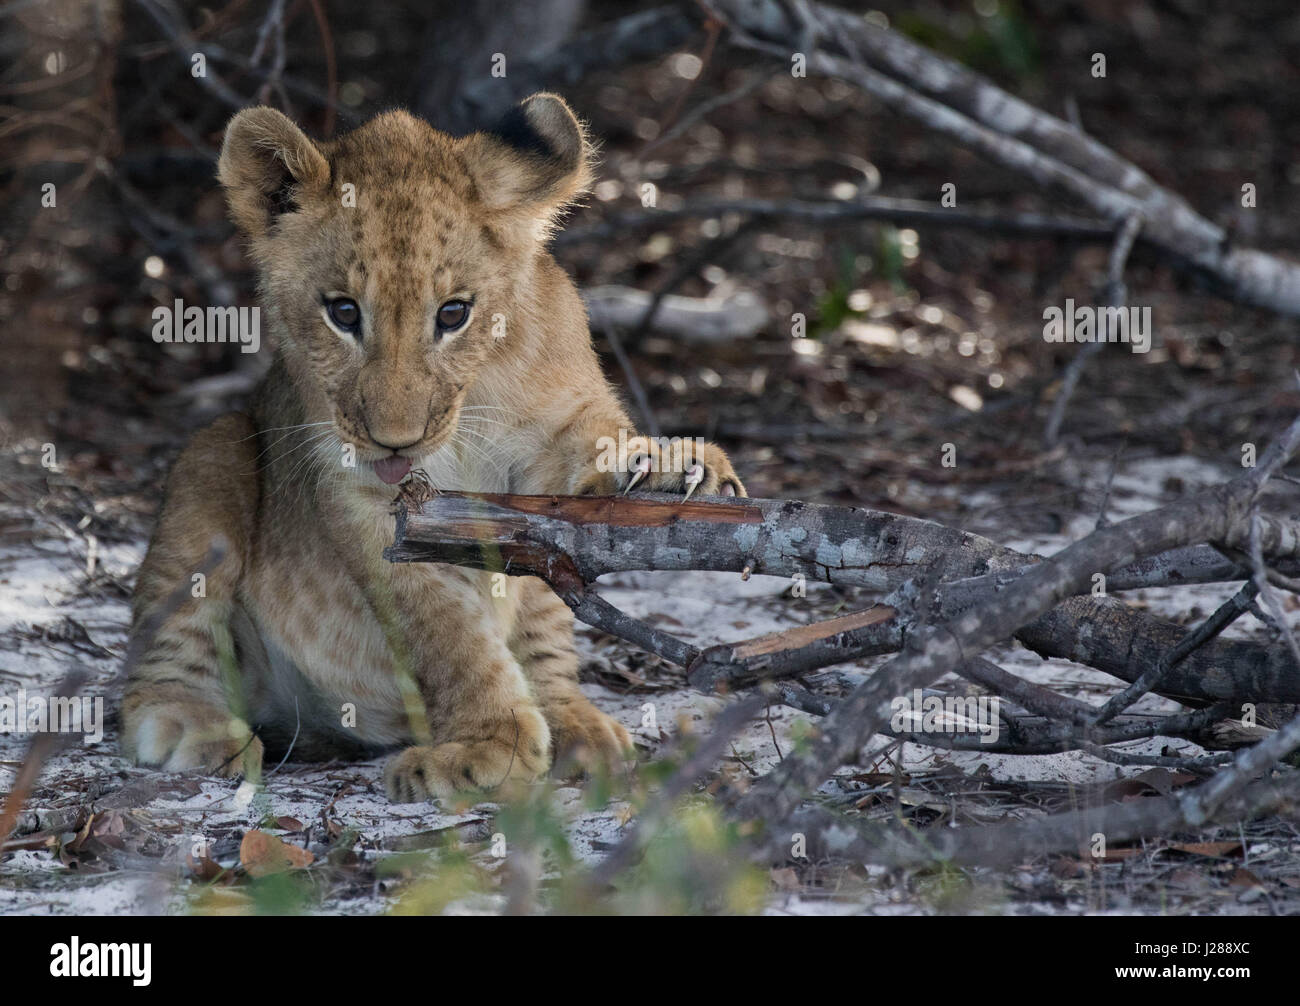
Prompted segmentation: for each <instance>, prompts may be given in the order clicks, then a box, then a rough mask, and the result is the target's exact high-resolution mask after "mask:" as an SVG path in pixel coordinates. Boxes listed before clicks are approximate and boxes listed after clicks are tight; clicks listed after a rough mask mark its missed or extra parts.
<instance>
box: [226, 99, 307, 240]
mask: <svg viewBox="0 0 1300 1006" xmlns="http://www.w3.org/2000/svg"><path fill="white" fill-rule="evenodd" d="M329 176H330V168H329V162H327V161H326V160H325V157H324V155H323V154H322V153H321V152H320V149H319V148H318V147H317V146H316V144H314V143H312V141H311V140H309V139H308V138H307V136H306V135H305V134H304V133H303V131H302V130H301V129H299V128H298V127H297V126H295V125H294V124H293V123H292V122H290V121H289V120H288V119H287V118H286V117H285V116H284V115H283V114H281V113H280V112H277V111H276V110H275V109H274V108H246V109H244V111H242V112H240V113H239V114H238V115H236V116H235V117H234V118H233V119H231V120H230V125H228V126H227V127H226V139H225V142H224V143H222V145H221V159H220V161H219V162H218V164H217V177H218V178H220V179H221V184H222V185H223V186H225V189H226V201H227V203H229V205H230V214H231V216H233V217H234V218H235V223H236V224H238V225H239V227H240V228H241V229H242V230H243V231H244V232H245V233H246V234H248V235H249V237H260V236H261V235H263V234H265V233H266V231H267V228H269V227H270V225H271V223H272V221H273V220H274V219H275V217H276V216H278V215H279V214H281V213H287V212H289V211H291V210H293V209H294V208H295V206H296V203H295V201H296V200H297V199H298V198H300V197H301V196H302V195H303V194H305V193H307V192H320V191H323V190H325V189H326V188H327V187H328V186H329Z"/></svg>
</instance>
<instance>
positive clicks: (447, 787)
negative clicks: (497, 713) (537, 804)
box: [384, 709, 551, 803]
mask: <svg viewBox="0 0 1300 1006" xmlns="http://www.w3.org/2000/svg"><path fill="white" fill-rule="evenodd" d="M484 732H485V733H488V734H490V736H489V737H487V739H484V740H474V741H466V742H462V741H448V742H447V743H445V744H436V745H433V746H421V745H417V746H415V747H409V748H407V749H406V750H405V751H403V752H401V753H400V754H398V755H396V756H395V757H394V758H393V759H392V760H391V761H389V763H388V764H387V765H386V766H384V789H385V790H386V791H387V793H388V798H389V799H390V800H392V801H393V802H394V803H417V802H419V801H422V800H433V799H436V798H438V797H445V796H451V795H452V794H453V793H459V792H463V791H465V790H492V789H498V788H499V787H501V786H503V785H505V784H506V783H528V782H532V781H533V780H535V779H537V778H538V777H540V776H541V775H543V774H544V773H545V772H546V770H547V769H548V768H550V764H551V761H550V757H549V751H550V745H551V732H550V728H549V727H547V725H546V720H545V719H543V717H542V714H541V713H540V712H538V711H537V710H536V709H516V710H514V715H513V716H512V717H511V719H510V720H508V721H506V722H504V723H502V724H500V725H498V726H497V727H495V728H494V729H489V730H487V731H484ZM479 736H481V734H480V735H479Z"/></svg>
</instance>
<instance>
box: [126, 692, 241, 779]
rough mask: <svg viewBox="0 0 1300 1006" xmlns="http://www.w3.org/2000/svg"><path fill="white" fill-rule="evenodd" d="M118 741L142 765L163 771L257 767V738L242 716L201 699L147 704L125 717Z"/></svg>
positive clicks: (231, 773)
mask: <svg viewBox="0 0 1300 1006" xmlns="http://www.w3.org/2000/svg"><path fill="white" fill-rule="evenodd" d="M123 746H124V748H125V749H126V754H127V755H128V757H130V758H132V759H133V760H134V761H135V762H137V763H138V764H141V765H156V766H159V767H161V768H162V769H163V770H165V771H168V772H189V771H194V770H198V771H200V772H205V773H207V774H208V775H215V776H225V777H231V778H233V777H235V776H240V775H244V776H252V775H256V774H258V773H259V772H260V771H261V767H262V742H261V740H259V739H258V738H257V737H256V736H255V735H254V734H253V732H252V731H251V730H250V729H249V726H248V724H247V723H245V722H244V721H243V720H241V719H239V718H237V717H233V716H231V715H230V713H229V712H227V711H226V710H224V709H220V708H218V707H216V706H211V705H207V704H206V703H193V704H188V705H166V706H162V705H159V706H146V707H144V708H142V709H138V710H135V711H133V712H132V713H130V714H129V715H127V716H126V717H125V725H124V729H123Z"/></svg>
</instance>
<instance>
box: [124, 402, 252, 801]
mask: <svg viewBox="0 0 1300 1006" xmlns="http://www.w3.org/2000/svg"><path fill="white" fill-rule="evenodd" d="M255 444H256V439H255V436H254V430H253V424H252V422H251V421H250V420H249V419H248V417H247V416H245V415H243V414H242V413H231V414H230V415H227V416H223V417H221V418H220V419H218V420H217V421H216V422H214V423H213V424H212V425H211V426H209V427H208V428H207V429H205V430H203V431H201V432H200V433H198V434H197V435H196V436H195V437H194V439H193V440H192V441H191V442H190V443H189V445H188V446H187V447H186V448H185V450H184V451H183V452H182V453H181V456H180V458H179V459H178V460H177V462H176V465H175V467H174V468H173V469H172V472H171V475H170V476H169V477H168V479H167V487H166V492H165V494H164V501H163V506H162V511H161V513H160V514H159V518H158V527H157V529H156V530H155V531H154V536H153V540H152V541H151V542H150V543H149V552H148V554H147V555H146V556H145V559H144V562H143V564H142V565H141V567H140V572H139V575H138V577H137V581H136V591H135V603H134V611H133V618H132V624H131V644H132V648H133V649H136V650H138V651H139V653H138V656H137V659H136V661H135V663H134V665H133V666H132V667H131V669H130V673H129V676H128V678H127V683H126V691H125V694H124V695H123V699H122V747H123V749H124V752H125V753H126V755H127V756H128V757H130V758H132V759H134V760H135V761H137V762H140V763H142V764H145V765H158V766H161V767H162V768H165V769H169V770H172V771H183V770H188V769H199V770H202V771H206V772H210V773H213V774H216V775H231V776H233V775H239V774H240V773H245V774H247V773H253V772H255V771H256V770H257V769H258V768H259V767H260V766H261V761H262V742H261V741H260V740H258V739H257V738H256V737H255V736H253V734H252V732H251V730H250V728H249V726H248V724H247V723H246V722H245V721H244V719H243V717H242V716H241V715H240V712H239V707H240V705H241V704H242V702H241V699H242V696H240V695H239V694H238V691H239V689H240V687H241V681H240V679H239V677H238V675H237V674H236V675H234V677H233V679H232V680H226V679H225V676H224V675H223V670H222V661H223V654H222V643H223V641H225V642H228V641H229V640H230V633H231V621H232V618H233V616H234V614H235V607H236V603H237V593H238V589H239V583H240V579H241V577H242V576H243V571H244V568H245V565H246V562H247V553H248V542H249V538H250V533H249V528H250V527H251V523H252V520H253V512H254V508H255V507H256V505H257V484H256V474H255V472H256V469H257V460H256V452H257V449H256V447H255V446H254V445H255ZM215 550H219V551H220V552H221V557H220V561H218V562H216V563H215V565H214V566H212V568H210V569H207V570H206V572H205V571H204V569H203V567H204V563H205V560H207V561H210V560H211V559H213V558H215V556H216V554H217V552H216V551H215ZM199 574H201V576H200V575H199ZM224 659H227V660H233V653H231V652H229V651H227V652H226V653H225V655H224Z"/></svg>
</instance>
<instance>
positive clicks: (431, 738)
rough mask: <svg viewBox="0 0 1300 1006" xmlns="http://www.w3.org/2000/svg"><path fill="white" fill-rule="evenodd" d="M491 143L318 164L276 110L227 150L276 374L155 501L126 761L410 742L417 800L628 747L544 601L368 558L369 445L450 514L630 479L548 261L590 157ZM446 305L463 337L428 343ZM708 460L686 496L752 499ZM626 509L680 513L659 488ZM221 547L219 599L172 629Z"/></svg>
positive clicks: (554, 604) (385, 491) (388, 500)
mask: <svg viewBox="0 0 1300 1006" xmlns="http://www.w3.org/2000/svg"><path fill="white" fill-rule="evenodd" d="M503 135H504V136H505V138H502V137H500V136H497V135H494V134H488V133H483V134H474V135H472V136H469V137H465V138H462V139H453V138H451V137H448V136H446V135H444V134H441V133H439V132H437V131H435V130H433V129H432V128H430V127H429V126H428V125H426V124H425V123H423V122H421V121H419V120H417V119H415V118H413V117H411V116H410V115H407V114H406V113H404V112H388V113H385V114H384V115H381V116H379V117H377V118H375V119H373V120H371V121H370V122H369V123H367V124H366V125H364V126H362V127H361V128H359V129H357V130H356V131H355V132H353V133H350V134H348V135H347V136H344V137H342V138H341V139H338V140H336V141H333V142H330V143H314V142H313V141H311V140H309V139H308V138H307V137H306V136H305V135H303V134H302V133H301V132H300V131H299V130H298V129H297V127H296V126H294V125H293V124H292V123H290V122H289V120H288V119H286V118H284V116H282V115H280V113H278V112H275V111H273V110H271V109H266V108H255V109H250V110H248V111H245V112H241V113H240V114H239V115H237V116H235V118H234V120H233V121H232V122H231V123H230V126H229V128H228V130H227V133H226V141H225V145H224V147H223V149H222V154H221V163H220V177H221V180H222V183H223V185H224V186H225V187H226V191H227V196H228V200H229V203H230V208H231V213H232V215H233V217H234V218H235V220H236V222H237V223H238V224H239V226H240V228H241V229H242V230H243V231H244V233H245V234H246V236H247V237H248V239H249V242H250V248H251V253H252V256H253V258H254V260H255V261H256V263H257V266H258V270H259V275H260V281H261V283H260V285H261V305H262V310H263V318H264V321H265V322H266V327H267V329H268V330H269V332H270V334H271V336H272V339H273V343H274V345H275V347H276V356H275V360H274V363H273V365H272V368H271V370H270V373H269V375H268V377H267V378H266V380H265V381H264V382H263V384H262V386H261V388H260V389H259V391H258V393H257V395H256V398H255V403H254V405H253V407H252V409H251V410H250V413H251V414H247V415H246V414H242V413H236V414H231V415H228V416H225V417H223V418H222V419H220V420H218V421H217V422H216V423H214V424H213V425H212V426H210V427H208V428H207V429H205V430H204V431H202V432H201V433H199V434H198V435H197V436H196V437H195V438H194V439H193V440H192V441H191V442H190V444H189V445H188V446H187V447H186V448H185V450H184V452H183V453H182V454H181V457H180V458H179V460H178V461H177V463H176V466H175V468H174V469H173V471H172V473H171V476H170V478H169V479H168V482H167V487H166V494H165V498H164V502H163V507H162V512H161V516H160V518H159V522H158V528H157V530H156V532H155V534H154V538H153V541H152V543H151V544H150V547H149V552H148V554H147V556H146V557H145V561H144V564H143V565H142V567H141V569H140V575H139V582H138V585H137V590H136V597H135V607H134V628H133V631H134V633H135V635H136V637H137V639H138V641H139V642H140V643H142V644H144V649H143V653H144V656H143V658H142V659H141V660H140V661H139V663H138V664H137V665H136V666H135V667H134V668H133V669H132V672H131V675H130V678H129V682H128V685H127V689H126V695H125V699H124V705H123V713H122V719H123V743H124V747H125V750H126V751H127V753H128V754H129V755H131V756H132V757H134V758H136V759H137V760H139V761H141V762H144V763H147V764H155V765H162V766H164V767H166V768H169V769H191V768H198V769H204V770H207V771H217V772H225V773H231V774H233V773H237V772H240V771H251V770H252V766H253V765H255V764H256V763H258V762H260V758H261V756H262V740H261V739H259V737H256V736H253V734H252V732H251V731H253V730H255V731H256V733H257V734H258V735H260V737H261V738H265V739H267V741H268V743H271V742H273V741H274V742H275V743H277V744H280V745H281V746H282V745H283V744H285V743H287V742H288V741H289V739H290V738H292V737H293V736H294V735H295V733H296V734H297V740H296V741H295V749H296V751H297V752H298V754H299V755H300V756H302V755H304V754H306V755H308V756H324V755H325V754H327V753H330V752H334V751H339V750H343V751H347V752H354V753H363V752H367V751H372V750H377V749H382V748H385V747H392V746H396V745H401V744H412V743H413V742H414V746H411V747H407V748H406V749H405V750H404V751H402V752H401V753H400V754H399V755H397V757H396V758H395V759H393V761H392V762H391V763H390V764H389V765H388V768H387V771H386V773H385V779H386V784H387V787H388V790H389V793H390V796H392V797H393V798H394V799H397V800H420V799H426V798H429V797H433V796H441V795H445V794H447V793H450V792H453V791H455V790H458V789H465V788H470V787H476V788H492V787H495V786H497V785H500V784H502V783H504V782H506V781H507V780H520V781H527V780H531V779H535V778H536V777H538V776H539V775H541V774H542V773H544V772H545V771H546V770H547V768H548V767H549V766H550V764H551V762H552V759H553V757H554V756H555V755H557V754H562V753H565V752H573V753H574V754H575V756H576V757H578V758H579V759H580V760H581V761H582V762H583V763H584V764H588V765H589V764H592V763H593V762H600V763H604V764H609V765H616V764H618V763H619V762H620V761H621V760H622V759H623V758H625V757H626V756H627V754H628V752H629V750H630V747H631V745H630V739H629V736H628V733H627V731H626V730H625V729H624V728H623V727H622V726H620V725H619V724H618V723H616V722H615V721H614V720H613V719H611V718H610V717H609V716H607V715H605V714H604V713H602V712H600V711H599V710H597V709H596V708H595V707H594V706H592V704H591V703H590V702H589V701H588V700H587V699H586V698H585V697H584V696H583V695H582V693H581V691H580V690H579V688H578V683H577V657H576V654H575V652H574V649H573V636H572V628H573V627H572V618H571V616H570V614H569V612H568V610H567V609H566V608H565V607H564V605H563V604H561V602H560V601H559V600H558V598H556V596H555V595H554V594H553V593H551V592H550V591H549V589H548V588H547V587H546V586H545V585H544V584H543V583H542V582H541V581H538V580H532V579H520V578H509V577H508V578H506V587H507V589H506V596H505V597H496V596H493V589H492V588H493V578H492V575H491V574H490V573H484V572H478V571H472V570H467V569H461V568H455V567H448V566H437V565H430V564H421V563H413V564H409V565H393V564H389V563H387V562H385V561H384V560H383V558H382V557H381V553H382V549H383V548H384V546H385V545H387V544H390V543H391V542H392V539H393V534H394V518H393V516H392V514H391V505H392V501H393V498H394V496H395V495H396V490H395V487H394V486H392V485H387V484H385V483H384V482H382V481H381V480H380V479H379V477H378V475H377V474H376V472H375V469H374V467H373V462H375V461H377V460H380V459H382V458H384V457H386V456H390V455H391V454H392V451H391V450H389V449H388V448H387V447H384V446H381V445H390V446H392V447H397V448H400V453H401V454H402V455H404V456H406V457H409V458H410V459H412V463H413V466H414V467H416V468H422V469H423V470H424V471H425V472H427V473H428V476H429V478H430V480H431V481H432V483H433V484H434V485H435V486H437V487H439V488H444V489H464V490H479V491H502V492H517V493H606V492H615V491H618V490H620V489H622V488H623V487H624V486H626V484H627V481H628V478H629V476H628V474H627V473H626V472H605V471H601V470H599V469H598V467H597V464H596V459H597V456H598V454H599V447H598V441H599V440H600V438H602V437H610V438H617V437H618V432H619V430H620V429H623V430H625V431H627V430H628V429H629V426H630V424H629V423H628V419H627V416H626V414H625V413H624V411H623V409H622V408H621V406H620V405H619V403H618V400H617V398H616V396H615V394H614V393H613V391H612V389H611V388H610V386H609V384H608V383H607V382H606V380H605V378H604V376H603V375H602V372H601V368H600V364H599V361H598V359H597V357H596V355H595V353H594V351H593V350H592V347H591V341H590V334H589V332H588V330H587V324H586V317H585V313H584V310H583V306H582V302H581V300H580V298H579V297H578V294H577V291H576V290H575V289H574V286H573V284H572V282H571V281H570V280H569V278H568V277H567V276H566V275H565V274H564V272H563V271H562V270H561V269H560V268H559V267H558V266H557V265H556V263H555V262H554V260H553V259H552V258H551V256H550V255H549V254H548V253H547V251H546V249H545V237H546V235H547V233H548V232H549V230H550V228H551V227H552V226H553V225H554V222H555V220H556V217H557V215H558V214H559V213H560V212H561V211H562V210H563V209H564V207H565V206H566V205H568V204H569V203H570V202H571V201H572V200H573V199H574V198H575V197H576V196H577V195H579V194H580V193H581V191H582V190H583V189H584V188H585V186H586V185H587V183H588V181H589V178H590V174H591V168H590V160H591V148H590V144H589V143H588V141H587V138H586V136H585V134H584V132H583V130H582V127H581V126H580V125H579V123H578V122H577V120H576V119H575V118H574V117H573V115H572V113H571V112H570V111H569V110H568V108H567V106H565V105H564V103H563V102H562V101H561V100H560V99H558V98H556V97H554V96H551V95H535V96H534V97H533V98H530V99H529V100H528V101H527V102H525V103H524V104H523V105H522V106H520V109H519V110H518V112H517V113H516V116H515V118H514V121H513V123H512V124H511V125H510V128H508V129H506V130H505V131H504V134H503ZM345 185H352V186H354V187H355V189H354V191H355V196H356V205H355V207H348V206H346V205H344V202H345V200H344V198H343V195H344V192H345V189H344V186H345ZM338 294H346V295H347V296H350V297H352V298H354V299H355V300H356V301H357V302H358V303H359V304H360V306H361V311H362V317H363V329H362V333H361V338H360V340H357V339H355V338H352V337H350V336H346V335H344V334H341V333H340V332H338V331H336V330H335V329H334V328H332V327H331V326H330V325H329V324H327V323H326V321H325V315H324V311H323V307H322V298H323V297H324V296H326V295H338ZM453 298H459V299H464V300H471V299H472V301H473V304H474V306H473V311H472V315H471V317H470V320H469V322H468V324H467V326H466V327H464V328H462V329H461V330H459V331H458V332H455V333H453V334H449V335H446V336H444V337H441V338H438V337H436V334H435V331H434V325H433V318H434V316H435V313H436V312H437V310H438V308H439V306H440V305H442V304H443V303H445V302H446V301H448V300H449V299H453ZM503 329H504V331H502V330H503ZM494 330H495V332H494ZM498 335H501V337H498ZM646 449H647V452H648V453H651V454H653V453H654V447H653V445H646ZM349 450H351V451H352V452H354V455H355V465H354V466H353V467H348V465H347V463H346V460H347V457H348V451H349ZM701 460H702V461H703V462H704V466H705V469H706V472H705V478H704V481H703V482H702V483H701V484H700V486H699V490H698V491H700V492H702V493H715V492H719V491H733V492H738V493H740V494H743V493H744V487H743V485H742V484H741V482H740V480H739V479H738V478H737V477H736V474H735V472H734V471H733V470H732V468H731V465H730V464H729V462H728V461H727V459H726V456H725V454H723V453H722V451H721V450H719V449H718V448H716V447H714V446H713V445H708V446H707V447H706V449H705V454H704V456H703V458H702V459H701ZM640 486H641V487H644V488H647V489H657V490H661V491H677V492H683V491H685V488H686V485H685V481H684V476H683V474H682V473H674V472H670V471H662V472H659V471H656V472H653V473H651V474H650V475H649V476H647V477H646V478H644V479H643V480H642V481H641V483H640ZM215 541H220V542H222V543H224V546H225V557H224V558H223V560H222V561H221V563H220V565H219V566H217V568H216V569H214V570H213V571H211V572H210V573H209V574H208V575H207V578H206V583H205V584H204V590H203V591H202V593H203V596H201V597H190V596H188V595H185V601H184V603H183V604H181V605H180V606H179V607H178V608H175V610H170V608H169V605H168V599H169V598H172V599H173V601H174V596H175V594H176V588H177V585H178V584H185V583H189V582H190V581H191V580H192V578H193V576H194V574H195V572H196V571H198V570H199V569H200V568H201V564H202V563H203V560H204V556H205V555H207V554H208V553H209V550H210V549H211V547H212V545H213V543H214V542H215ZM160 617H161V627H160V628H158V629H157V631H156V632H155V631H153V629H154V628H155V626H154V624H153V623H156V622H158V621H159V619H160ZM223 667H224V668H225V670H224V672H223ZM353 709H354V710H355V723H353V722H352V718H351V717H350V716H349V711H350V710H353Z"/></svg>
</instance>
